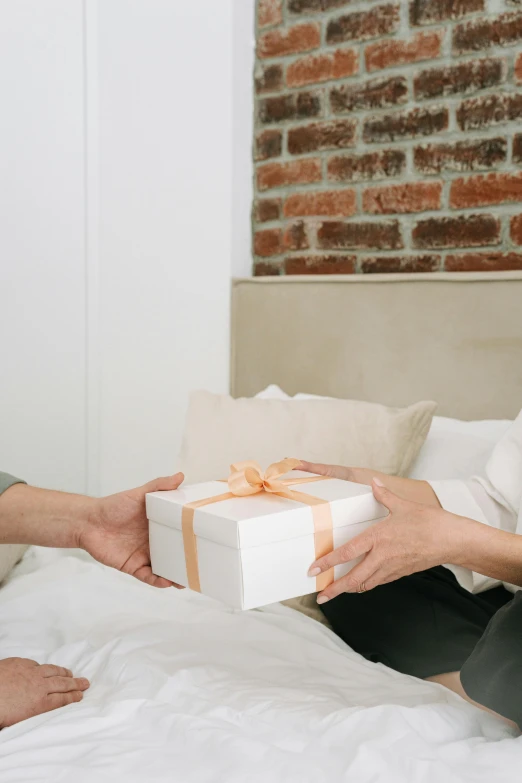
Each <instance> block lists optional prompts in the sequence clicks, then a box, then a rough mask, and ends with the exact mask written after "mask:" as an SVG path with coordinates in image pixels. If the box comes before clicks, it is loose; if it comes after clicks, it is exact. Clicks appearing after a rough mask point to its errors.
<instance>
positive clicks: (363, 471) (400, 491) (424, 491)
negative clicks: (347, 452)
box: [350, 468, 441, 508]
mask: <svg viewBox="0 0 522 783" xmlns="http://www.w3.org/2000/svg"><path fill="white" fill-rule="evenodd" d="M350 471H351V474H352V478H351V479H350V480H351V481H355V482H356V483H357V484H368V486H371V483H372V480H373V479H374V478H378V479H380V480H381V481H382V483H383V484H384V486H385V487H386V488H387V489H390V490H391V491H392V492H393V493H394V494H395V495H398V497H400V498H403V500H411V501H412V502H414V503H422V504H423V505H425V506H434V507H435V508H440V505H441V504H440V503H439V500H438V498H437V495H436V494H435V492H434V491H433V489H432V488H431V486H430V485H429V484H428V482H427V481H417V480H416V479H409V478H402V477H401V476H388V475H387V474H386V473H379V471H377V470H371V469H370V468H350Z"/></svg>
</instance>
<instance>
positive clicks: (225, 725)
mask: <svg viewBox="0 0 522 783" xmlns="http://www.w3.org/2000/svg"><path fill="white" fill-rule="evenodd" d="M378 621H379V620H378V618H376V619H375V622H378ZM9 656H23V657H29V658H34V659H36V660H38V661H39V662H41V663H44V662H52V663H56V664H60V665H63V666H67V667H69V668H71V669H72V670H73V671H74V673H75V674H77V675H78V676H80V675H81V676H86V677H88V678H89V679H90V680H91V688H90V689H89V690H88V691H87V693H86V695H85V698H84V700H83V702H81V703H79V704H72V705H69V706H68V707H65V708H63V709H61V710H57V711H54V712H49V713H46V714H44V715H40V716H37V717H35V718H31V719H29V720H26V721H24V722H22V723H20V724H18V725H15V726H12V727H10V728H6V729H3V730H2V731H1V732H0V780H1V781H2V782H3V783H15V782H16V783H20V782H22V781H23V782H24V783H29V781H31V783H32V782H33V781H53V783H61V782H62V781H64V782H65V781H67V782H69V781H71V782H72V783H105V781H107V783H109V781H110V783H115V781H126V783H138V781H139V783H153V782H154V781H162V782H163V781H165V783H166V782H167V781H176V783H196V782H197V783H206V782H207V781H208V782H212V783H214V781H216V783H279V782H280V783H292V782H293V781H299V783H307V782H308V781H310V783H312V781H313V783H322V781H324V782H325V783H338V782H339V781H353V782H354V783H355V782H356V783H376V782H377V781H379V782H380V781H383V783H410V782H411V783H441V781H444V783H457V782H458V783H462V781H469V783H504V781H505V782H506V783H507V782H508V781H509V783H512V782H513V781H517V780H519V779H520V774H521V773H520V769H521V768H522V767H521V765H522V738H518V737H517V735H516V734H515V733H514V732H513V731H511V730H510V729H509V728H507V727H505V726H504V725H503V724H502V723H501V722H500V721H499V720H498V719H496V718H494V717H493V716H490V715H488V714H486V713H484V712H482V711H480V710H478V709H475V708H474V707H473V706H471V705H469V704H467V703H465V702H463V701H462V700H461V699H460V698H459V697H457V696H455V695H453V694H451V693H449V692H448V691H446V690H445V689H444V688H442V687H441V686H438V685H435V684H432V683H427V682H423V681H421V680H417V679H415V678H413V677H408V676H404V675H400V674H397V673H396V672H394V671H392V670H390V669H387V668H386V667H384V666H382V665H380V664H371V663H369V662H367V661H365V660H364V659H363V658H361V657H360V656H359V655H358V654H356V653H354V652H353V651H352V650H351V649H350V648H349V647H347V646H346V645H345V644H344V643H343V642H342V641H340V640H339V639H338V638H337V637H336V636H335V635H334V634H333V633H332V632H331V631H329V630H328V629H327V628H325V627H323V626H321V625H320V624H319V623H317V622H315V621H314V620H311V619H309V618H307V617H305V616H303V615H301V614H299V613H297V612H295V611H293V610H292V609H289V608H287V607H285V606H281V605H278V604H277V605H274V606H270V607H266V608H263V609H261V610H254V611H249V612H238V611H234V610H232V609H229V608H228V607H226V606H224V605H222V604H219V603H217V602H215V601H213V600H210V599H208V598H205V597H204V596H201V595H198V594H195V593H192V592H190V591H188V590H184V591H177V590H174V589H168V590H157V589H154V588H151V587H148V586H146V585H142V584H140V583H139V582H137V581H135V580H133V579H131V578H130V577H127V576H125V575H123V574H119V573H117V572H115V571H112V570H111V569H108V568H105V567H103V566H101V565H99V564H98V563H95V562H93V561H92V560H90V559H89V558H88V557H87V556H86V555H84V554H83V553H71V552H59V551H56V550H45V549H40V548H32V549H31V550H29V552H28V553H27V555H26V557H25V558H24V561H23V562H22V563H21V564H20V565H19V566H18V567H17V568H16V569H15V571H14V572H13V574H12V576H11V578H10V580H9V581H8V583H7V584H6V585H5V586H4V587H2V589H1V590H0V658H5V657H9ZM0 697H1V695H0Z"/></svg>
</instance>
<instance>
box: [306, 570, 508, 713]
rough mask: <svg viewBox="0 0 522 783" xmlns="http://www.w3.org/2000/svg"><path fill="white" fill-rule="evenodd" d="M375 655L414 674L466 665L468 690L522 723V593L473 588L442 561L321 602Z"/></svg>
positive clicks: (342, 629)
mask: <svg viewBox="0 0 522 783" xmlns="http://www.w3.org/2000/svg"><path fill="white" fill-rule="evenodd" d="M321 609H322V611H323V612H324V614H325V616H326V618H327V619H328V621H329V622H330V624H331V626H332V628H333V629H334V631H335V632H336V633H337V634H338V635H339V636H340V637H341V638H342V639H344V641H345V642H346V643H347V644H349V645H350V647H352V648H353V649H354V650H356V651H357V652H359V653H360V654H361V655H363V656H364V657H365V658H367V659H368V660H369V661H374V662H376V663H384V664H386V665H387V666H390V667H391V668H392V669H396V670H397V671H399V672H403V673H405V674H412V675H414V676H415V677H421V678H425V677H430V676H433V675H435V674H442V673H443V672H453V671H460V676H461V681H462V685H463V687H464V690H465V691H466V693H467V694H468V696H469V697H470V698H472V699H474V700H475V701H477V702H479V703H480V704H483V705H484V706H485V707H489V708H490V709H492V710H494V711H495V712H498V713H500V714H501V715H504V716H505V717H507V718H510V719H511V720H513V721H515V722H516V723H518V724H519V725H520V726H521V727H522V594H521V593H517V594H516V596H515V597H514V598H513V595H512V594H511V593H510V592H508V591H507V590H506V589H505V588H504V587H495V588H494V589H493V590H488V591H486V592H485V593H479V594H478V595H473V594H472V593H469V592H468V591H467V590H464V588H462V587H461V586H460V585H459V583H458V582H457V580H456V578H455V577H454V575H453V574H452V573H451V571H449V570H448V569H447V568H443V567H442V566H437V567H436V568H430V569H429V570H428V571H422V572H420V573H418V574H411V575H410V576H405V577H403V578H402V579H398V580H397V581H395V582H390V583H389V584H386V585H381V586H380V587H376V588H374V589H373V590H369V591H368V592H366V593H343V594H342V595H340V596H338V597H337V598H334V599H333V600H331V601H328V603H326V604H323V605H322V606H321Z"/></svg>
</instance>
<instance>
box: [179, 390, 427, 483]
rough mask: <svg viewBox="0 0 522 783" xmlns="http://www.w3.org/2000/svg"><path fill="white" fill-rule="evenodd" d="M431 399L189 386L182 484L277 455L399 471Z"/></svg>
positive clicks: (419, 440)
mask: <svg viewBox="0 0 522 783" xmlns="http://www.w3.org/2000/svg"><path fill="white" fill-rule="evenodd" d="M435 408H436V405H435V403H433V402H418V403H416V404H415V405H410V406H409V407H408V408H387V407H385V406H384V405H378V404H376V403H369V402H359V401H357V400H298V401H296V400H281V399H273V398H272V399H247V398H240V399H233V398H232V397H229V396H227V395H220V394H210V393H209V392H194V393H193V394H192V395H191V398H190V404H189V410H188V413H187V418H186V423H185V432H184V436H183V443H182V447H181V455H180V461H181V465H180V467H181V470H183V472H184V473H185V476H186V480H187V483H189V484H190V483H195V482H201V481H209V480H212V479H219V478H226V476H227V475H228V472H229V469H230V465H231V464H232V463H234V462H240V461H242V460H248V459H255V460H257V461H258V462H259V463H260V464H261V465H263V466H267V465H269V464H270V463H272V462H276V461H278V460H280V459H283V458H284V457H300V458H302V459H308V460H310V461H312V462H327V463H336V464H341V465H342V464H366V465H368V467H372V468H374V469H375V470H381V471H383V472H385V473H392V474H397V475H406V474H407V472H408V471H409V469H410V467H411V465H412V463H413V461H414V460H415V458H416V457H417V454H418V452H419V450H420V448H421V446H422V444H423V443H424V440H425V438H426V435H427V433H428V430H429V427H430V423H431V419H432V417H433V413H434V411H435Z"/></svg>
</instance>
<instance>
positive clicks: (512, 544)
mask: <svg viewBox="0 0 522 783" xmlns="http://www.w3.org/2000/svg"><path fill="white" fill-rule="evenodd" d="M451 516H452V517H453V518H454V520H455V522H456V523H457V524H458V521H459V520H460V521H461V522H462V521H464V520H463V518H462V517H456V516H454V515H451ZM465 523H466V524H467V523H469V526H468V530H467V534H466V546H465V547H461V549H460V552H459V553H458V554H457V555H456V556H455V558H454V559H452V560H451V562H452V563H453V564H454V565H460V566H463V567H464V568H467V569H469V570H470V571H476V572H477V573H479V574H484V576H489V577H491V578H492V579H498V580H499V581H500V582H508V583H509V584H514V585H519V586H522V536H520V535H517V534H516V533H506V532H505V531H503V530H498V529H497V528H494V527H490V526H489V525H484V524H481V523H480V522H475V521H474V520H465Z"/></svg>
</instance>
